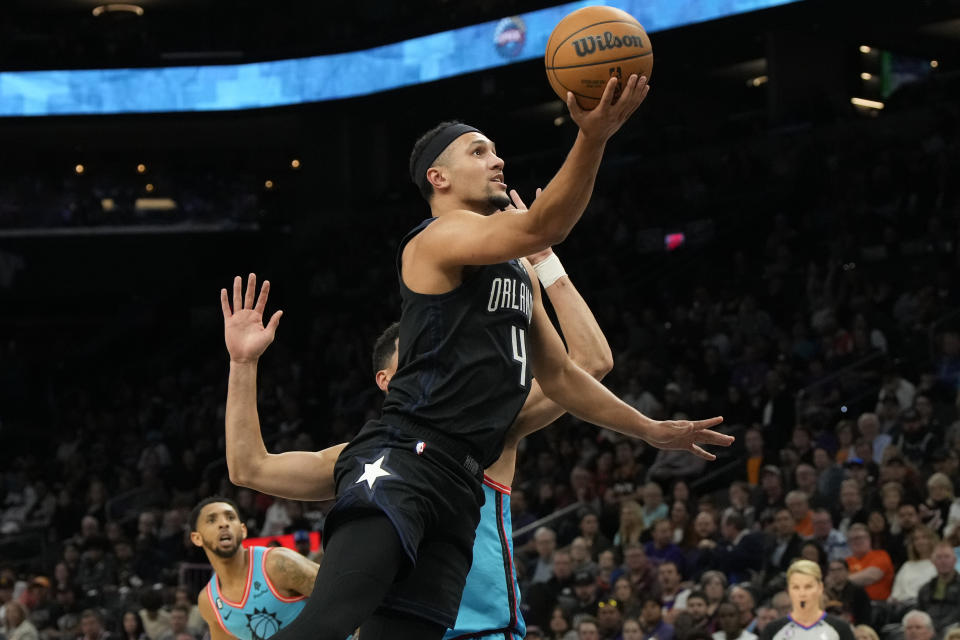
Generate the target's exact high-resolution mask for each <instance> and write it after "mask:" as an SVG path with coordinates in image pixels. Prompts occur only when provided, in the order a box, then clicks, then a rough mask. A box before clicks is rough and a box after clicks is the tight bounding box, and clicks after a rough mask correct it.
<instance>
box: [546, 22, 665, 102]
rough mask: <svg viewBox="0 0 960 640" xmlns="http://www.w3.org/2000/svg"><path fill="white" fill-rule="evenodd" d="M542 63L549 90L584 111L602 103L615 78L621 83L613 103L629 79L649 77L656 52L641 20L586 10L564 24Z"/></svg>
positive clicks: (548, 42) (552, 38)
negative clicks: (571, 97) (569, 93)
mask: <svg viewBox="0 0 960 640" xmlns="http://www.w3.org/2000/svg"><path fill="white" fill-rule="evenodd" d="M544 63H545V65H546V69H547V79H548V80H549V81H550V86H551V87H553V90H554V91H555V92H556V93H557V95H558V96H560V99H561V100H566V99H567V91H572V92H573V95H574V96H575V97H576V99H577V104H579V105H580V107H581V108H582V109H593V108H594V107H596V106H597V104H599V102H600V97H601V96H602V95H603V89H604V87H606V86H607V82H609V81H610V78H611V76H616V77H618V78H620V83H619V84H618V85H617V93H616V94H615V95H614V100H616V98H618V97H619V95H620V91H621V90H622V89H623V86H624V85H625V84H626V81H627V78H629V77H630V75H631V74H634V73H635V74H637V77H640V76H647V78H649V77H650V72H651V71H652V70H653V49H652V48H651V46H650V38H648V37H647V32H646V31H644V29H643V27H642V26H641V25H640V23H639V22H637V19H636V18H634V17H633V16H631V15H630V14H629V13H627V12H625V11H621V10H620V9H615V8H613V7H584V8H583V9H577V10H576V11H574V12H573V13H571V14H570V15H568V16H567V17H566V18H564V19H563V20H561V21H560V23H559V24H557V26H556V27H554V29H553V33H551V34H550V39H549V40H548V41H547V51H546V54H545V59H544Z"/></svg>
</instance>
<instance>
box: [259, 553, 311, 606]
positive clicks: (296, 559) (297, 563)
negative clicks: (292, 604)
mask: <svg viewBox="0 0 960 640" xmlns="http://www.w3.org/2000/svg"><path fill="white" fill-rule="evenodd" d="M319 568H320V565H318V564H317V563H316V562H313V561H312V560H308V559H307V558H304V557H303V556H302V555H300V554H299V553H297V552H296V551H293V550H292V549H287V548H285V547H276V548H275V549H271V550H270V552H269V553H268V554H267V562H266V570H267V575H268V576H270V582H272V583H273V586H275V587H276V588H277V589H280V590H281V591H282V592H283V595H284V596H309V595H310V593H311V592H312V591H313V583H314V582H316V581H317V570H318V569H319Z"/></svg>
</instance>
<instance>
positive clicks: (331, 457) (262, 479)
mask: <svg viewBox="0 0 960 640" xmlns="http://www.w3.org/2000/svg"><path fill="white" fill-rule="evenodd" d="M256 289H257V278H256V275H254V274H252V273H251V274H250V276H249V278H248V281H247V291H246V294H245V295H244V293H243V281H242V279H241V278H240V276H237V277H236V278H235V279H234V282H233V308H232V309H231V307H230V302H229V297H228V295H227V290H226V289H222V290H221V291H220V306H221V309H222V311H223V335H224V340H225V342H226V345H227V351H228V352H229V353H230V377H229V380H228V383H227V407H226V448H227V469H228V471H229V474H230V481H231V482H233V483H234V484H236V485H239V486H242V487H249V488H251V489H255V490H257V491H261V492H263V493H267V494H270V495H274V496H279V497H281V498H290V499H292V500H331V499H333V498H334V497H335V493H336V490H335V486H334V482H333V467H334V465H335V464H336V462H337V457H338V456H339V455H340V451H342V450H343V448H344V447H346V446H347V445H346V443H343V444H338V445H334V446H332V447H329V448H327V449H324V450H322V451H289V452H286V453H280V454H273V453H268V452H267V448H266V446H265V445H264V443H263V436H262V435H261V433H260V417H259V414H258V413H257V362H258V361H259V359H260V356H261V355H262V354H263V352H264V351H266V349H267V347H269V346H270V343H272V342H273V339H274V336H275V334H276V330H277V326H278V324H279V322H280V316H281V315H283V312H282V311H277V312H276V313H274V314H273V316H272V317H271V318H270V321H269V322H268V323H267V324H266V326H264V324H263V311H264V309H265V308H266V306H267V297H268V296H269V293H270V282H269V281H267V280H265V281H264V282H263V286H262V287H261V289H260V295H259V297H258V298H257V301H256V304H254V295H255V293H256Z"/></svg>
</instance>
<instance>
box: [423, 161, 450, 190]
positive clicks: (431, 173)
mask: <svg viewBox="0 0 960 640" xmlns="http://www.w3.org/2000/svg"><path fill="white" fill-rule="evenodd" d="M427 182H429V183H430V184H431V185H432V186H433V189H434V191H440V190H442V189H445V188H447V187H448V186H449V185H450V178H449V177H448V176H447V171H446V169H444V168H443V167H441V166H436V167H430V168H429V169H427Z"/></svg>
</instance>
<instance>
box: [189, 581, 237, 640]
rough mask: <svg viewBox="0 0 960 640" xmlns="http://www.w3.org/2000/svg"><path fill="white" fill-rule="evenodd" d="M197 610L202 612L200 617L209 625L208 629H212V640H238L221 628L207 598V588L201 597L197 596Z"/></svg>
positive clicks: (203, 590)
mask: <svg viewBox="0 0 960 640" xmlns="http://www.w3.org/2000/svg"><path fill="white" fill-rule="evenodd" d="M197 609H199V611H200V617H201V618H203V621H204V622H206V623H207V628H208V629H210V640H237V639H236V638H235V637H234V636H233V635H231V634H229V633H227V632H226V631H224V629H223V627H222V626H220V620H219V619H218V618H217V614H216V613H214V611H213V606H212V605H211V604H210V599H209V598H208V597H207V590H206V588H204V589H201V590H200V595H199V596H197Z"/></svg>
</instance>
